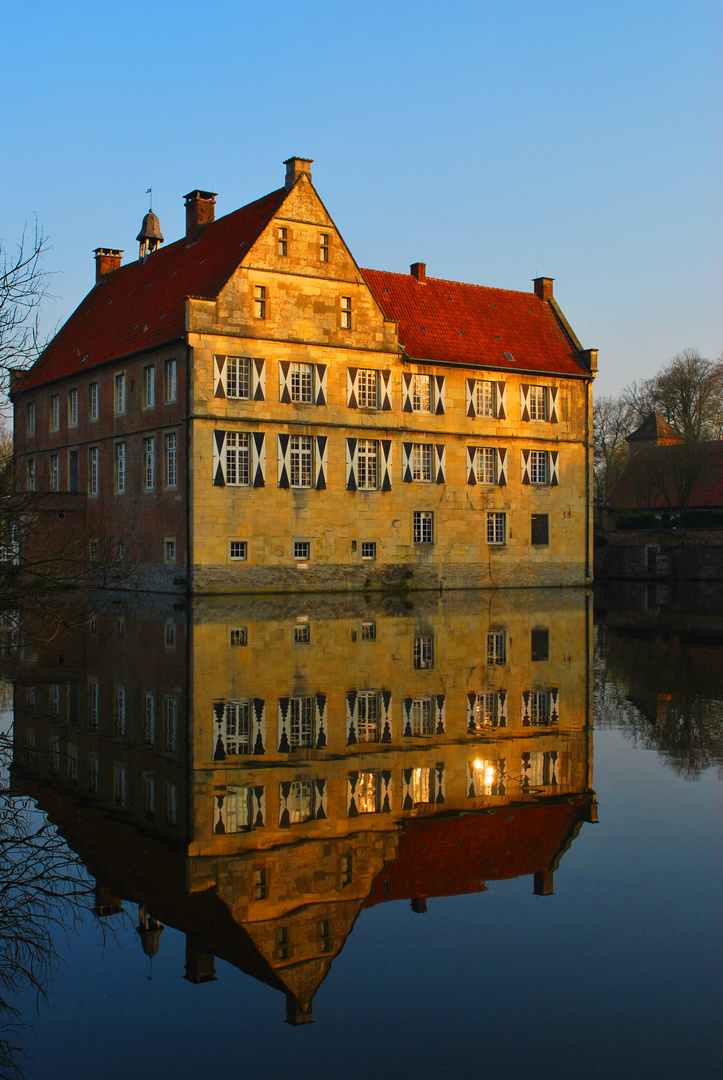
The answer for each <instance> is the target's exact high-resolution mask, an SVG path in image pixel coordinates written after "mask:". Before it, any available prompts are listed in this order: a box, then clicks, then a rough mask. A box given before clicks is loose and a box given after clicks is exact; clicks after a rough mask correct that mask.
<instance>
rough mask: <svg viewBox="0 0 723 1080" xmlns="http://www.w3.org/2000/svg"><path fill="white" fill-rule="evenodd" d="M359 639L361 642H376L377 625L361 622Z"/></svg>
mask: <svg viewBox="0 0 723 1080" xmlns="http://www.w3.org/2000/svg"><path fill="white" fill-rule="evenodd" d="M361 639H362V641H376V640H377V624H376V623H375V622H363V623H362V624H361Z"/></svg>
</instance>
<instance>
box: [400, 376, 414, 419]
mask: <svg viewBox="0 0 723 1080" xmlns="http://www.w3.org/2000/svg"><path fill="white" fill-rule="evenodd" d="M402 412H414V408H413V406H412V373H411V372H410V371H403V372H402Z"/></svg>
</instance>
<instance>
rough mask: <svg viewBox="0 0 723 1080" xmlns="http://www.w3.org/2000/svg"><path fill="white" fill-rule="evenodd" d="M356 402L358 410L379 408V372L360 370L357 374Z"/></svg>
mask: <svg viewBox="0 0 723 1080" xmlns="http://www.w3.org/2000/svg"><path fill="white" fill-rule="evenodd" d="M357 402H358V403H359V408H360V409H378V408H379V372H378V371H373V370H371V369H370V368H360V369H359V371H358V372H357Z"/></svg>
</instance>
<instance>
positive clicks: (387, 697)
mask: <svg viewBox="0 0 723 1080" xmlns="http://www.w3.org/2000/svg"><path fill="white" fill-rule="evenodd" d="M380 698H381V706H382V711H381V723H382V735H381V739H380V742H383V743H390V742H391V741H392V692H391V690H382V692H381V694H380Z"/></svg>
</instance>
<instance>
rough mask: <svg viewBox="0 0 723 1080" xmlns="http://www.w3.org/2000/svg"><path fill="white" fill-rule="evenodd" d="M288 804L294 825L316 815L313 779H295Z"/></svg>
mask: <svg viewBox="0 0 723 1080" xmlns="http://www.w3.org/2000/svg"><path fill="white" fill-rule="evenodd" d="M287 805H288V807H289V814H290V820H291V824H292V825H301V824H303V823H304V822H305V821H310V820H311V819H312V818H313V816H314V790H313V784H312V781H311V780H293V781H292V783H291V791H290V792H289V797H288V803H287ZM284 933H285V931H284ZM284 940H286V939H284ZM285 952H286V950H285V949H284V953H285Z"/></svg>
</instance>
